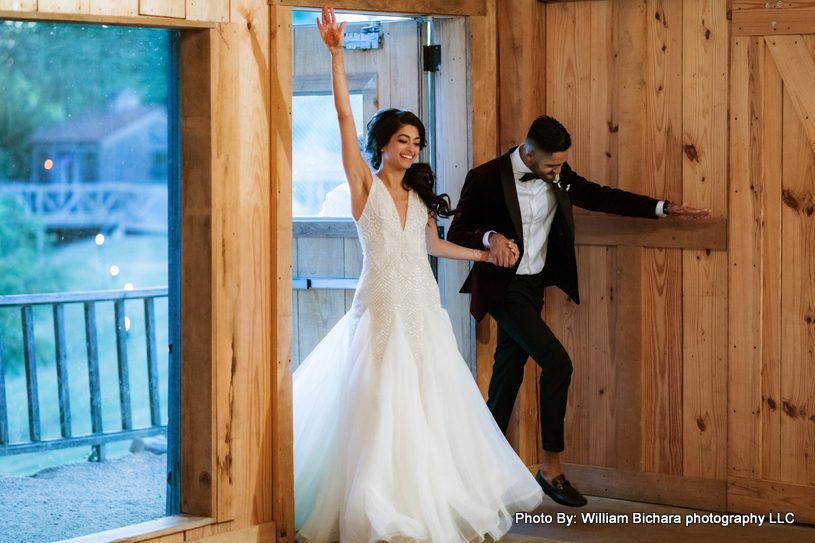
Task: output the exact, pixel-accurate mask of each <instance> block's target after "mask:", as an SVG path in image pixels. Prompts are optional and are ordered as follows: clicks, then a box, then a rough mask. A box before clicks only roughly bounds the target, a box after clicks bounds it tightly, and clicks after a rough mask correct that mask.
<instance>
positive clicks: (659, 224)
mask: <svg viewBox="0 0 815 543" xmlns="http://www.w3.org/2000/svg"><path fill="white" fill-rule="evenodd" d="M574 227H575V244H577V245H626V246H630V247H666V248H671V249H710V250H712V251H724V250H727V219H707V220H703V221H688V220H682V219H677V218H673V217H670V218H662V219H657V220H653V219H637V218H633V217H620V216H616V215H576V216H575V218H574Z"/></svg>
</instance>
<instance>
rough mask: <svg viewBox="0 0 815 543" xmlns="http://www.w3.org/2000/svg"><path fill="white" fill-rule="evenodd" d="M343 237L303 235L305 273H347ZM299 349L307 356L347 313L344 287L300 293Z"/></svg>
mask: <svg viewBox="0 0 815 543" xmlns="http://www.w3.org/2000/svg"><path fill="white" fill-rule="evenodd" d="M344 253H345V247H344V241H343V240H342V239H330V238H326V239H317V238H311V239H303V238H301V239H300V240H299V241H298V244H297V259H298V260H297V269H298V272H299V273H300V275H301V276H302V277H343V276H344V275H345V260H344ZM298 302H299V305H298V307H297V314H298V321H299V331H300V334H299V338H298V342H299V349H300V352H301V353H302V355H301V356H302V358H303V359H305V358H306V356H308V353H310V352H311V351H312V350H313V349H314V347H316V346H317V344H318V343H319V342H320V341H321V340H322V339H323V338H324V337H325V336H326V334H328V332H329V331H330V330H331V329H332V328H333V327H334V325H335V324H337V322H338V321H339V320H340V319H341V318H342V316H343V315H344V314H345V293H344V292H343V291H342V290H328V289H309V290H306V291H301V292H300V293H299V294H298Z"/></svg>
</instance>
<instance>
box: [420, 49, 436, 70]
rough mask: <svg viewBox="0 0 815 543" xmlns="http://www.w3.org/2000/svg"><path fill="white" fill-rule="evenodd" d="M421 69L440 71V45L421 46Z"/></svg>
mask: <svg viewBox="0 0 815 543" xmlns="http://www.w3.org/2000/svg"><path fill="white" fill-rule="evenodd" d="M422 69H424V71H426V72H440V71H441V45H424V46H422Z"/></svg>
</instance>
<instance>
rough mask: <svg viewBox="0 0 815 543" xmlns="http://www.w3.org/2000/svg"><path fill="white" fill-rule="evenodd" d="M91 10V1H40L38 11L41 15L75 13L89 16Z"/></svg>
mask: <svg viewBox="0 0 815 543" xmlns="http://www.w3.org/2000/svg"><path fill="white" fill-rule="evenodd" d="M90 9H91V1H90V0H39V1H38V2H37V10H38V11H39V12H40V13H73V14H83V15H84V14H88V13H90Z"/></svg>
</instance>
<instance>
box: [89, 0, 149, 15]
mask: <svg viewBox="0 0 815 543" xmlns="http://www.w3.org/2000/svg"><path fill="white" fill-rule="evenodd" d="M90 13H91V14H92V15H114V16H120V17H137V16H138V15H139V0H90Z"/></svg>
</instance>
